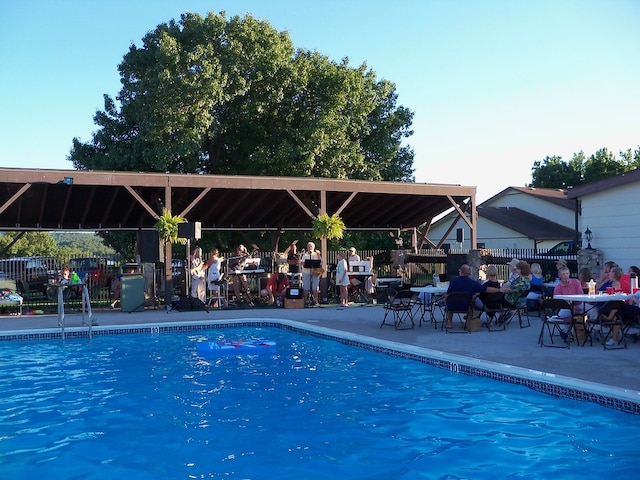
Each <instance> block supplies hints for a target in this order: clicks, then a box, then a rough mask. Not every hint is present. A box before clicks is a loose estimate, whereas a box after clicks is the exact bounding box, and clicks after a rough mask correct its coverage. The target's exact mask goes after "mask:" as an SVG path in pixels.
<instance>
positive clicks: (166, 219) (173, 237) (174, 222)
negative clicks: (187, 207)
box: [154, 209, 187, 245]
mask: <svg viewBox="0 0 640 480" xmlns="http://www.w3.org/2000/svg"><path fill="white" fill-rule="evenodd" d="M181 223H187V220H186V219H184V218H183V217H180V216H179V215H176V216H173V215H171V211H170V210H167V209H165V210H163V212H162V215H161V216H160V218H158V221H157V222H156V224H155V225H154V227H156V230H158V233H159V234H160V239H161V240H162V241H163V242H164V243H180V244H182V245H184V244H185V243H187V239H186V238H180V237H179V236H178V225H179V224H181Z"/></svg>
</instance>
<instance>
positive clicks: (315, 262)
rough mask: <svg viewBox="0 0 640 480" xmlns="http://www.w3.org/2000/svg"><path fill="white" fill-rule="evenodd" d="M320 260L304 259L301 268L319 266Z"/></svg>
mask: <svg viewBox="0 0 640 480" xmlns="http://www.w3.org/2000/svg"><path fill="white" fill-rule="evenodd" d="M321 267H322V260H314V259H308V258H307V259H306V260H305V261H304V265H303V266H302V268H321Z"/></svg>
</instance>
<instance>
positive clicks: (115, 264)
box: [0, 249, 578, 308]
mask: <svg viewBox="0 0 640 480" xmlns="http://www.w3.org/2000/svg"><path fill="white" fill-rule="evenodd" d="M468 253H469V250H467V249H459V250H453V249H452V250H448V251H447V252H445V251H443V250H421V251H420V252H418V253H413V252H411V251H389V250H362V251H359V252H358V254H359V255H360V257H361V258H362V259H363V260H364V259H366V258H372V259H373V272H374V273H375V274H376V275H377V277H378V278H381V277H382V278H384V277H401V278H402V279H403V282H404V283H405V284H409V285H426V284H430V283H432V282H433V276H434V274H438V275H439V276H440V278H441V279H442V280H445V279H450V278H451V277H453V276H455V275H456V274H457V268H458V267H459V266H460V265H461V264H462V263H465V262H466V261H467V260H466V256H467V254H468ZM232 254H233V253H232V252H223V253H222V255H223V257H228V256H230V255H232ZM337 254H338V252H337V251H330V252H328V255H327V259H326V261H327V266H328V269H327V270H328V275H329V277H330V279H331V276H332V274H333V272H334V271H335V265H336V263H337ZM258 255H259V256H260V258H261V259H262V261H261V264H260V267H261V268H263V269H264V270H265V272H267V273H269V272H272V271H275V270H276V269H277V268H278V263H277V259H276V258H273V257H272V255H271V253H267V252H259V253H258ZM481 256H482V261H483V263H484V264H486V265H496V266H497V267H498V274H499V277H500V278H503V279H505V278H508V275H509V271H508V267H507V264H508V263H509V261H510V260H511V259H512V258H518V259H520V260H524V261H527V262H528V263H530V264H531V263H539V264H540V266H541V267H542V271H543V275H544V277H545V280H546V281H549V280H552V279H554V278H555V277H556V273H557V270H556V262H557V260H559V259H563V260H565V261H566V262H567V264H568V267H569V269H570V270H571V274H572V276H574V277H575V276H577V274H578V262H577V255H565V256H557V255H547V254H546V252H534V251H533V250H532V249H529V250H527V249H494V250H489V249H486V250H482V251H481ZM32 258H41V259H47V278H44V279H42V280H34V281H33V282H31V284H30V286H31V288H26V290H25V288H24V287H23V290H22V292H21V293H22V294H23V296H24V299H25V304H26V305H27V306H29V307H32V308H37V307H41V306H45V307H46V306H55V297H52V296H51V295H47V292H48V289H47V288H46V285H45V284H46V283H47V282H53V281H55V280H57V279H58V277H59V270H60V269H61V268H62V267H65V266H69V267H72V268H73V267H74V265H75V266H86V267H87V268H89V269H90V266H94V267H96V268H95V269H93V270H94V271H93V273H90V274H89V275H88V277H87V285H88V288H89V292H90V296H91V301H92V303H94V304H96V305H97V306H100V305H105V306H106V305H108V303H109V302H110V301H111V298H112V295H113V292H112V291H111V290H112V289H111V284H112V280H113V279H114V278H115V277H117V275H118V274H119V273H120V270H121V267H122V266H123V265H125V264H127V263H128V262H127V261H126V260H125V259H124V258H123V257H122V256H120V255H117V254H116V255H109V256H105V257H96V256H92V255H90V254H87V255H86V256H82V257H78V256H75V257H74V258H68V257H61V258H55V259H54V260H55V261H52V257H32ZM79 258H80V259H83V261H82V262H80V261H78V260H79ZM205 260H206V255H205ZM3 262H4V264H5V265H9V264H10V265H12V267H11V268H13V270H11V271H8V272H3V271H2V269H1V266H2V264H3ZM185 263H186V259H183V258H174V259H173V260H172V292H173V294H174V295H184V294H185V293H186V282H185V278H186V270H185ZM16 265H26V263H24V262H23V263H15V262H11V261H10V259H5V260H0V279H1V278H12V279H27V278H32V277H31V276H30V275H31V273H29V272H27V271H26V270H24V271H17V270H15V269H16V268H18V267H17V266H16ZM145 266H146V270H147V273H146V276H147V277H148V282H147V283H151V284H152V285H151V286H147V287H146V290H147V292H148V294H149V295H152V296H154V297H157V299H156V300H157V302H164V295H165V293H164V292H165V289H164V277H165V275H164V271H165V270H164V263H156V264H145ZM7 268H8V267H7ZM25 268H26V267H25ZM90 270H91V269H90ZM149 270H151V272H150V271H149ZM78 273H79V275H80V276H81V277H84V275H85V274H86V270H84V271H79V272H78ZM17 283H19V282H17ZM26 283H28V282H26ZM39 285H42V288H38V286H39ZM72 300H73V299H72ZM79 301H80V299H79V298H78V302H79Z"/></svg>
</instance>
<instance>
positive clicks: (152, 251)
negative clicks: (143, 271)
mask: <svg viewBox="0 0 640 480" xmlns="http://www.w3.org/2000/svg"><path fill="white" fill-rule="evenodd" d="M138 251H139V253H140V262H141V263H155V262H159V261H160V258H161V255H160V233H159V232H158V231H157V230H141V231H139V232H138Z"/></svg>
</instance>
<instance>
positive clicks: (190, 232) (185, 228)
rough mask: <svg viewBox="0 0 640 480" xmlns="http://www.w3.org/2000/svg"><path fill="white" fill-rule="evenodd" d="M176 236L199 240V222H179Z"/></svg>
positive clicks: (200, 233)
mask: <svg viewBox="0 0 640 480" xmlns="http://www.w3.org/2000/svg"><path fill="white" fill-rule="evenodd" d="M178 236H179V237H180V238H189V239H191V240H200V239H201V238H202V232H201V224H200V222H190V223H179V224H178Z"/></svg>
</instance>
